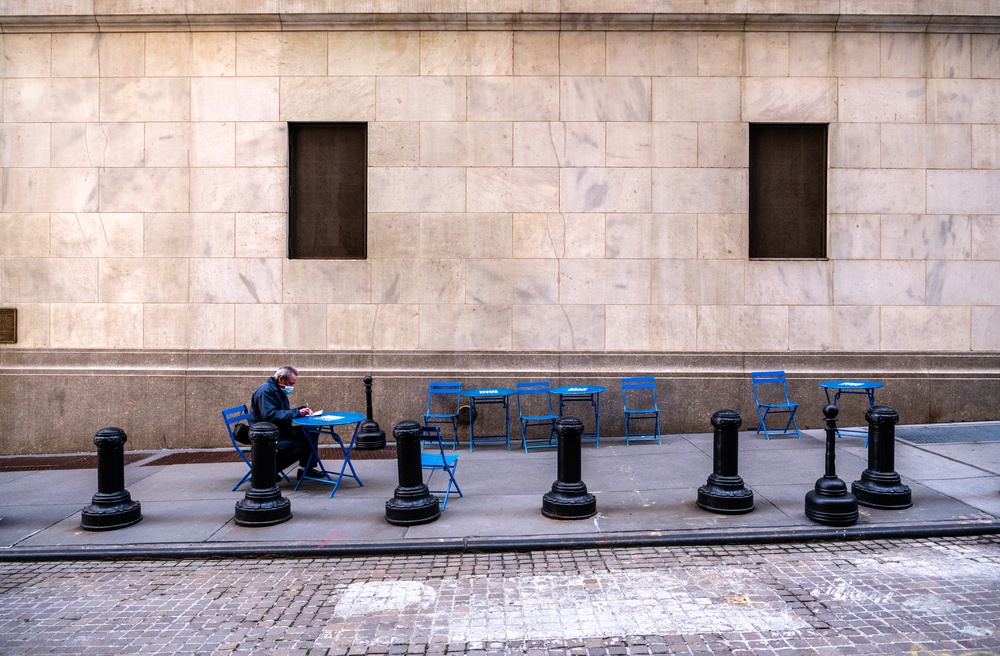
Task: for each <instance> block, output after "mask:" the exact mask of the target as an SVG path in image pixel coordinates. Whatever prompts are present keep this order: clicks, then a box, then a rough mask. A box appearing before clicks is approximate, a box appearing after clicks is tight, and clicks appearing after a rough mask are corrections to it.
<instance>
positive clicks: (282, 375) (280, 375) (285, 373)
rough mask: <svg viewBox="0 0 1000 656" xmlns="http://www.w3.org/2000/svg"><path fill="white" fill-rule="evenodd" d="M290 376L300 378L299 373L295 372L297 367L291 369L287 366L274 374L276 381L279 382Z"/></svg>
mask: <svg viewBox="0 0 1000 656" xmlns="http://www.w3.org/2000/svg"><path fill="white" fill-rule="evenodd" d="M290 376H295V377H296V378H298V376H299V372H297V371H295V367H289V366H287V365H286V366H284V367H280V368H279V369H278V370H277V371H275V372H274V379H275V380H278V379H279V378H286V379H287V378H289V377H290Z"/></svg>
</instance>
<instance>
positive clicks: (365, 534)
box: [0, 422, 1000, 560]
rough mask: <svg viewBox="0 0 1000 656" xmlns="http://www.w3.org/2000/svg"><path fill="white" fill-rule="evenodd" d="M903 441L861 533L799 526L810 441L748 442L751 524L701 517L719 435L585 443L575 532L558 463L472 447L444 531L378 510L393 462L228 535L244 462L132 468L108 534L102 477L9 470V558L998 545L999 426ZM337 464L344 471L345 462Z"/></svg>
mask: <svg viewBox="0 0 1000 656" xmlns="http://www.w3.org/2000/svg"><path fill="white" fill-rule="evenodd" d="M906 428H907V427H904V426H898V427H897V441H896V462H895V465H896V471H897V472H899V474H900V475H901V476H902V478H903V482H904V483H905V484H906V485H909V486H910V488H911V489H912V493H913V507H911V508H909V509H907V510H874V509H869V508H865V507H863V506H862V507H861V517H860V520H859V521H858V523H857V524H856V525H855V526H853V527H849V528H831V527H826V526H822V525H819V524H815V523H813V522H811V521H810V520H809V519H807V518H806V516H805V514H804V510H803V508H804V498H805V494H806V493H807V492H809V491H810V490H811V489H812V488H813V485H814V484H815V481H816V479H817V478H818V477H820V476H822V474H823V469H824V452H825V437H824V433H823V431H821V430H812V431H804V432H803V437H802V439H801V440H799V439H795V438H794V437H782V438H772V439H771V440H770V441H767V440H765V439H764V437H763V435H759V436H758V435H754V434H753V433H752V432H743V433H741V434H740V475H741V476H742V477H743V479H744V481H745V482H746V484H747V486H748V487H749V488H751V489H752V490H753V491H754V494H755V502H756V507H755V510H754V511H753V512H751V513H749V514H745V515H719V514H714V513H710V512H706V511H704V510H702V509H700V508H698V506H697V505H696V503H695V502H696V499H697V490H698V487H699V486H701V485H704V484H705V482H706V479H707V477H708V475H709V474H711V473H712V453H713V443H712V440H713V438H712V434H711V433H702V434H688V435H668V436H664V438H663V444H662V445H656V444H655V443H653V444H633V445H632V446H625V443H624V438H615V437H606V438H602V440H601V448H600V449H594V447H593V444H592V443H586V442H585V443H584V448H583V480H584V482H585V483H586V484H587V487H588V490H589V491H590V492H592V493H593V494H594V495H595V496H596V498H597V507H598V514H597V516H596V517H593V518H590V519H587V520H579V521H560V520H552V519H548V518H546V517H544V516H543V515H542V514H541V511H540V508H541V499H542V495H543V494H545V493H546V492H548V491H549V489H550V487H551V485H552V482H553V481H554V480H555V479H556V474H557V472H556V465H557V463H556V452H555V450H554V449H552V450H538V451H533V452H531V453H528V454H526V453H524V452H523V451H522V450H516V449H515V450H512V451H510V452H508V451H507V450H506V448H504V447H503V446H499V445H488V446H482V447H476V450H475V451H474V452H471V453H470V452H469V451H468V447H467V445H463V446H462V447H460V449H459V450H458V453H459V454H460V460H459V466H458V475H457V478H458V481H459V484H460V485H461V487H462V491H463V492H464V494H465V496H464V497H463V498H458V497H457V496H455V495H453V496H452V498H451V500H450V501H449V503H448V508H447V510H446V511H445V512H444V513H442V515H441V517H440V519H438V520H437V521H435V522H432V523H430V524H425V525H420V526H412V527H399V526H393V525H391V524H389V523H388V522H386V521H385V502H386V501H387V500H388V499H390V498H392V496H393V491H394V489H395V487H396V484H397V479H396V476H397V474H396V462H395V460H392V459H356V460H355V461H354V466H355V468H356V469H357V472H358V474H359V476H360V477H361V479H362V480H363V481H364V486H363V487H359V486H357V484H356V483H354V481H352V480H349V479H348V480H346V481H345V483H344V484H343V485H342V486H341V487H340V489H339V490H338V491H337V493H336V495H335V496H334V497H333V498H332V499H331V498H329V492H330V488H329V486H326V485H323V484H320V483H313V482H309V481H306V482H304V483H303V485H302V487H301V488H300V489H299V490H298V491H293V490H292V486H291V485H289V484H288V483H282V484H281V485H280V489H281V491H282V494H283V495H284V496H285V497H286V498H288V499H289V500H290V502H291V507H292V514H293V516H292V518H291V519H290V520H289V521H287V522H285V523H283V524H279V525H277V526H272V527H266V528H245V527H239V526H236V525H235V524H234V522H233V514H234V509H235V504H236V502H237V501H239V500H240V499H242V498H243V497H244V492H245V490H246V489H247V488H248V486H249V484H246V485H244V487H242V488H240V490H239V491H236V492H232V491H230V488H231V487H232V486H233V485H234V484H235V482H236V481H237V480H239V478H240V476H242V475H243V473H244V472H245V471H246V467H245V466H244V465H243V464H242V463H239V462H236V463H224V464H187V465H155V464H154V465H150V464H148V463H151V462H153V461H155V460H157V459H158V458H159V457H160V456H162V455H164V453H165V452H155V453H152V452H151V453H149V455H148V457H145V458H143V459H142V460H139V461H137V462H133V463H131V464H129V465H127V466H126V469H125V480H126V488H127V489H128V491H129V492H130V493H131V495H132V498H133V499H134V500H136V501H139V502H140V503H141V504H142V515H143V519H142V521H141V522H139V523H138V524H135V525H133V526H130V527H127V528H124V529H119V530H114V531H103V532H91V531H84V530H83V529H81V528H80V511H81V510H82V509H83V508H84V507H86V506H87V505H89V504H90V502H91V499H92V497H93V495H94V493H95V492H96V491H97V473H96V470H95V469H71V470H53V471H17V472H0V560H15V559H17V560H20V559H40V560H42V559H58V558H100V557H167V558H171V557H184V556H189V557H210V556H233V555H295V556H309V555H316V556H320V555H342V554H385V553H392V552H404V551H462V550H469V551H484V550H501V549H502V550H517V549H530V548H545V547H559V546H591V547H593V546H625V545H643V544H684V543H689V544H712V543H737V542H762V541H772V542H773V541H803V540H822V539H844V538H848V539H850V538H861V537H865V538H876V537H893V536H897V537H898V536H906V535H914V536H916V535H960V534H972V533H1000V422H986V423H980V424H938V425H934V426H932V427H927V428H930V429H932V433H933V434H938V433H939V434H940V435H941V436H942V437H944V438H945V439H947V436H948V434H949V432H955V433H956V434H959V433H960V434H961V435H972V437H971V438H968V439H972V440H977V437H976V436H977V435H978V436H979V437H980V438H981V439H982V440H983V441H965V442H951V443H949V442H945V443H926V444H912V443H910V442H907V441H905V440H903V439H900V438H899V436H900V435H901V434H902V433H903V432H905V429H906ZM962 431H964V432H962ZM970 431H971V433H970ZM924 432H925V433H926V432H927V431H926V430H925V431H924ZM961 439H966V438H961ZM328 464H329V465H331V466H332V465H336V467H337V468H338V469H339V466H340V461H336V460H330V461H328ZM866 466H867V452H866V450H865V448H864V439H863V438H849V437H844V438H840V439H839V440H838V443H837V474H838V475H839V477H840V478H842V479H843V480H845V481H846V482H847V483H848V485H850V483H851V482H852V481H854V480H857V479H858V478H859V477H860V475H861V472H862V471H863V470H864V469H865V467H866ZM331 468H332V467H331ZM437 476H441V474H437ZM434 486H436V481H434V482H432V487H434Z"/></svg>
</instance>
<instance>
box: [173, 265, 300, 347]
mask: <svg viewBox="0 0 1000 656" xmlns="http://www.w3.org/2000/svg"><path fill="white" fill-rule="evenodd" d="M281 263H282V260H280V259H264V258H254V259H249V258H248V259H244V258H236V259H221V258H211V259H205V258H192V259H191V260H190V264H189V267H190V269H189V275H190V280H191V292H190V294H191V296H190V302H191V303H261V304H264V303H280V302H281ZM238 314H239V309H237V316H238ZM259 346H260V345H259ZM254 348H257V347H254Z"/></svg>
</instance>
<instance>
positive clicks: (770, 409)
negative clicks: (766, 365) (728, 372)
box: [750, 371, 802, 439]
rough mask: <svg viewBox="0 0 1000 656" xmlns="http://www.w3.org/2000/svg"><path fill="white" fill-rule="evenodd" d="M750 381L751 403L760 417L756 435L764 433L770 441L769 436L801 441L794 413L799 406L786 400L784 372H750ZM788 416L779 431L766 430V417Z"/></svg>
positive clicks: (786, 391) (786, 385)
mask: <svg viewBox="0 0 1000 656" xmlns="http://www.w3.org/2000/svg"><path fill="white" fill-rule="evenodd" d="M750 380H752V381H753V401H754V403H755V404H756V405H757V416H758V417H760V425H759V426H757V433H760V432H761V431H764V437H765V438H767V439H771V435H772V434H774V435H792V434H793V433H794V434H795V436H796V437H798V438H799V439H802V434H801V433H799V426H798V424H797V423H796V421H795V411H796V410H798V408H799V404H798V403H792V402H791V401H789V400H788V383H787V382H786V381H785V372H784V371H751V372H750ZM772 414H775V415H782V414H787V415H788V421H787V422H786V423H785V427H784V428H781V429H777V428H768V427H767V417H768V415H772Z"/></svg>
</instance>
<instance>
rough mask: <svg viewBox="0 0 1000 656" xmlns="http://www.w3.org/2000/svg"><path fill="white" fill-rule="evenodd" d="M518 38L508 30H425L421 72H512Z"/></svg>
mask: <svg viewBox="0 0 1000 656" xmlns="http://www.w3.org/2000/svg"><path fill="white" fill-rule="evenodd" d="M513 71H514V39H513V34H512V33H511V32H507V31H498V32H459V31H451V32H421V33H420V74H421V75H511V74H512V73H513Z"/></svg>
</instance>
